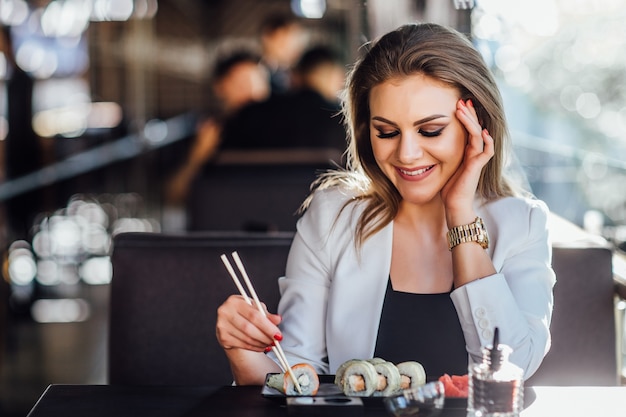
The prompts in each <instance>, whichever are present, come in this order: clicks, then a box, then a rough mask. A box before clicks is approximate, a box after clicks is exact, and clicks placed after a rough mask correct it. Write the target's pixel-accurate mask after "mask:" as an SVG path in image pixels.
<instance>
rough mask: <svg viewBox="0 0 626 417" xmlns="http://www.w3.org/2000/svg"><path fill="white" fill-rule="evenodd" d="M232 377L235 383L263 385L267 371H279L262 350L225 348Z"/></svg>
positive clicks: (276, 365)
mask: <svg viewBox="0 0 626 417" xmlns="http://www.w3.org/2000/svg"><path fill="white" fill-rule="evenodd" d="M225 352H226V356H227V357H228V361H229V362H230V368H231V371H232V373H233V378H234V380H235V383H236V384H237V385H263V384H264V383H265V376H266V375H267V374H268V373H273V372H281V369H280V367H279V366H278V364H277V363H276V362H274V361H273V360H272V359H271V358H269V357H267V356H266V355H265V354H264V353H262V352H253V351H250V350H245V349H226V350H225Z"/></svg>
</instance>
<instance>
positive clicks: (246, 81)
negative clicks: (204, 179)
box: [165, 48, 270, 207]
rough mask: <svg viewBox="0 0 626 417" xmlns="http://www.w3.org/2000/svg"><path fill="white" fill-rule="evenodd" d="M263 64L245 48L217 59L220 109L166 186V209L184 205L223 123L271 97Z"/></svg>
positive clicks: (203, 125) (216, 87)
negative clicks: (237, 113) (238, 112)
mask: <svg viewBox="0 0 626 417" xmlns="http://www.w3.org/2000/svg"><path fill="white" fill-rule="evenodd" d="M260 61H261V56H260V54H258V53H256V52H255V51H253V50H248V49H243V48H241V49H237V50H235V51H229V52H226V53H222V54H219V55H218V57H217V59H216V62H215V65H214V69H213V72H212V75H211V88H212V91H213V94H214V95H215V97H216V99H217V104H218V109H216V111H214V112H213V114H211V115H210V116H209V117H207V118H206V119H205V120H204V121H203V122H202V123H201V124H200V126H199V127H198V130H197V134H196V137H195V138H194V141H193V144H192V146H191V149H190V151H189V153H188V156H187V159H186V160H185V162H184V163H183V165H182V166H181V167H180V168H179V170H178V171H176V172H175V173H174V175H173V176H172V177H171V178H170V179H169V181H168V182H167V184H166V187H165V200H166V201H165V203H166V206H169V207H180V206H182V205H183V204H184V203H185V201H186V198H187V194H188V193H189V188H190V186H191V183H192V181H193V180H194V178H195V177H196V175H197V174H198V173H199V171H200V170H201V169H202V167H203V166H204V164H205V163H206V162H207V161H209V160H210V159H211V157H213V155H214V154H215V152H216V150H217V148H218V146H219V144H220V137H221V131H222V125H223V123H224V122H225V121H226V120H227V119H228V118H230V117H232V116H233V115H234V114H235V113H236V112H237V111H239V110H240V109H241V108H242V107H244V106H246V105H248V104H250V103H252V102H256V101H262V100H264V99H266V98H267V97H268V96H269V94H270V86H269V81H268V80H269V78H268V74H267V71H266V69H265V67H264V66H262V65H261V64H260Z"/></svg>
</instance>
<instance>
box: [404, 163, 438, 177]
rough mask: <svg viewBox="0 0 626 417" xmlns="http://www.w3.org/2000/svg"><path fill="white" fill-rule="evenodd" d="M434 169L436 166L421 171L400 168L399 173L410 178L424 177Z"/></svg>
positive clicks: (420, 169)
mask: <svg viewBox="0 0 626 417" xmlns="http://www.w3.org/2000/svg"><path fill="white" fill-rule="evenodd" d="M434 167H435V166H434V165H430V166H427V167H423V168H419V169H411V170H409V169H403V168H398V171H399V172H400V173H401V174H402V175H406V176H409V177H417V176H419V175H423V174H425V173H427V172H428V171H430V170H431V169H433V168H434Z"/></svg>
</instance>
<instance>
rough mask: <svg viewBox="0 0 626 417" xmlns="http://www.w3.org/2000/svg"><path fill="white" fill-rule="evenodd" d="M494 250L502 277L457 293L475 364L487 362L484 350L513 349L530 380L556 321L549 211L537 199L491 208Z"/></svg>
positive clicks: (508, 200) (505, 202) (488, 212)
mask: <svg viewBox="0 0 626 417" xmlns="http://www.w3.org/2000/svg"><path fill="white" fill-rule="evenodd" d="M481 215H483V216H484V220H485V223H486V225H487V230H488V231H489V233H490V237H491V241H492V244H491V247H490V248H489V251H490V252H491V253H490V255H491V257H492V260H493V263H494V267H495V268H496V271H497V273H496V274H494V275H492V276H489V277H486V278H483V279H479V280H476V281H473V282H471V283H469V284H466V285H464V286H462V287H460V288H458V289H456V290H454V291H453V292H452V295H451V297H452V300H453V302H454V305H455V307H456V309H457V313H458V315H459V319H460V321H461V326H462V327H463V332H464V335H465V341H466V343H467V351H468V353H469V355H470V360H471V361H474V362H476V361H480V360H481V358H482V352H481V346H487V345H490V344H491V343H492V342H493V329H494V328H495V327H498V329H499V332H500V342H501V343H504V344H507V345H509V346H510V347H511V348H512V349H513V353H512V355H511V357H510V359H511V361H512V362H513V363H515V364H517V365H518V366H520V367H521V368H522V369H524V371H525V378H529V377H530V376H531V375H532V374H533V373H534V372H535V371H536V370H537V368H538V367H539V365H540V364H541V361H542V360H543V357H544V356H545V354H546V353H547V352H548V350H549V348H550V319H551V316H552V305H553V296H552V288H553V286H554V284H555V275H554V272H553V270H552V266H551V261H552V247H551V244H550V240H549V236H548V228H547V220H548V209H547V207H546V206H545V204H544V203H542V202H541V201H537V200H524V199H517V198H506V199H503V200H499V201H497V202H494V203H490V204H488V205H487V208H486V209H485V212H484V213H481Z"/></svg>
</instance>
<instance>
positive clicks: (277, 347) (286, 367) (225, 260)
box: [220, 251, 302, 394]
mask: <svg viewBox="0 0 626 417" xmlns="http://www.w3.org/2000/svg"><path fill="white" fill-rule="evenodd" d="M231 255H232V257H233V259H234V260H235V264H237V268H238V269H239V272H240V273H241V276H242V277H243V279H244V281H245V282H246V286H247V287H248V291H250V294H251V295H252V298H253V299H254V303H255V305H256V307H257V309H258V310H259V311H260V312H261V313H262V314H266V313H265V310H264V309H263V306H262V305H261V301H260V300H259V297H258V295H257V293H256V291H255V290H254V286H253V285H252V282H251V281H250V277H249V276H248V273H247V272H246V268H245V267H244V266H243V262H241V258H240V257H239V254H238V253H237V252H236V251H235V252H233V253H232V254H231ZM220 258H221V259H222V262H223V263H224V266H225V267H226V269H227V270H228V273H229V274H230V276H231V278H232V279H233V281H234V282H235V285H236V286H237V289H238V290H239V293H240V294H241V295H242V296H243V298H244V299H245V300H246V302H247V303H248V304H250V305H252V301H251V300H250V297H248V294H247V293H246V291H245V289H244V288H243V286H242V285H241V282H240V281H239V278H238V277H237V274H236V273H235V270H234V269H233V267H232V265H231V264H230V262H229V261H228V258H227V257H226V255H222V256H220ZM272 350H273V351H274V354H276V357H277V358H278V361H279V362H280V365H281V367H282V368H283V372H286V373H288V374H289V376H290V378H291V380H292V381H293V383H294V386H295V388H296V390H297V391H298V393H300V394H302V388H301V387H300V383H299V382H298V379H297V378H296V376H295V375H294V374H293V372H291V366H289V362H288V361H287V356H285V352H284V351H283V348H282V347H281V346H280V343H279V342H278V340H276V341H274V346H272Z"/></svg>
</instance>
